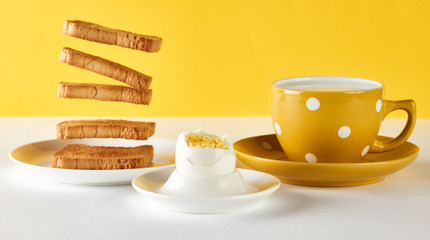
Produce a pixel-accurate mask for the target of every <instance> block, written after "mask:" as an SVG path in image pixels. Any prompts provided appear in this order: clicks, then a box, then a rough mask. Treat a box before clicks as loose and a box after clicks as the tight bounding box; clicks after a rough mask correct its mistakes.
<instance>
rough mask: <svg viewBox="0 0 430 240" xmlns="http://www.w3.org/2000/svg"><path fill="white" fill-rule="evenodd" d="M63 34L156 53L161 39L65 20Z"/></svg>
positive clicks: (159, 47)
mask: <svg viewBox="0 0 430 240" xmlns="http://www.w3.org/2000/svg"><path fill="white" fill-rule="evenodd" d="M62 32H63V34H65V35H68V36H71V37H76V38H80V39H84V40H88V41H93V42H99V43H105V44H110V45H117V46H120V47H125V48H131V49H136V50H141V51H145V52H158V51H159V50H160V49H161V42H162V39H161V38H159V37H156V36H148V35H141V34H137V33H132V32H127V31H123V30H118V29H112V28H107V27H103V26H100V25H97V24H94V23H90V22H84V21H79V20H75V21H71V20H67V21H65V22H64V25H63V30H62Z"/></svg>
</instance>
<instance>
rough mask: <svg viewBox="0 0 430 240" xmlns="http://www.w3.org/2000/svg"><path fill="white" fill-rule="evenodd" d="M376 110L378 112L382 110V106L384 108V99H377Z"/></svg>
mask: <svg viewBox="0 0 430 240" xmlns="http://www.w3.org/2000/svg"><path fill="white" fill-rule="evenodd" d="M375 108H376V111H377V112H380V111H381V108H382V100H381V99H379V100H378V101H376V107H375Z"/></svg>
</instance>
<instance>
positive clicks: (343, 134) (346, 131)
mask: <svg viewBox="0 0 430 240" xmlns="http://www.w3.org/2000/svg"><path fill="white" fill-rule="evenodd" d="M350 134H351V128H349V127H347V126H343V127H340V128H339V131H338V132H337V135H339V137H340V138H347V137H349V135H350Z"/></svg>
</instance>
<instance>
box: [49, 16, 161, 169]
mask: <svg viewBox="0 0 430 240" xmlns="http://www.w3.org/2000/svg"><path fill="white" fill-rule="evenodd" d="M63 34H65V35H68V36H72V37H76V38H80V39H84V40H88V41H93V42H98V43H104V44H110V45H117V46H121V47H125V48H131V49H136V50H141V51H144V52H157V51H159V50H160V48H161V42H162V39H161V38H159V37H155V36H147V35H141V34H137V33H131V32H126V31H123V30H118V29H111V28H107V27H103V26H100V25H97V24H94V23H89V22H84V21H65V23H64V26H63ZM60 62H62V63H66V64H69V65H72V66H76V67H79V68H82V69H85V70H89V71H92V72H95V73H98V74H101V75H104V76H106V77H109V78H112V79H115V80H118V81H120V82H123V83H125V84H127V85H128V86H120V85H109V84H92V83H66V82H60V83H58V87H57V96H58V97H60V98H79V99H94V100H100V101H116V102H126V103H133V104H143V105H148V104H149V103H150V102H151V97H152V90H151V89H149V86H150V84H151V81H152V78H151V77H150V76H147V75H145V74H143V73H140V72H138V71H135V70H133V69H130V68H128V67H126V66H123V65H121V64H118V63H115V62H112V61H110V60H107V59H103V58H101V57H98V56H93V55H90V54H87V53H84V52H81V51H78V50H74V49H71V48H63V49H62V51H61V54H60ZM154 130H155V123H154V122H140V121H126V120H114V119H101V120H73V121H63V122H60V123H58V124H57V139H82V138H123V139H134V140H146V139H148V138H149V137H151V136H152V135H153V134H154ZM153 156H154V148H153V146H151V145H142V146H138V147H107V146H88V145H85V144H68V145H65V146H64V147H63V148H61V149H60V150H59V151H57V152H55V153H54V154H53V155H52V167H53V168H67V169H89V170H91V169H97V170H106V169H128V168H142V167H147V166H148V165H149V164H150V163H151V162H152V158H153Z"/></svg>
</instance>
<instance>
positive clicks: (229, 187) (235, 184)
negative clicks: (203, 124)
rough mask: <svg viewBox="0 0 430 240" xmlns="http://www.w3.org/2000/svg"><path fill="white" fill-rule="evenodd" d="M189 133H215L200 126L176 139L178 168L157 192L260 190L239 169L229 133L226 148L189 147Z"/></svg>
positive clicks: (216, 193)
mask: <svg viewBox="0 0 430 240" xmlns="http://www.w3.org/2000/svg"><path fill="white" fill-rule="evenodd" d="M188 134H193V135H200V136H207V137H215V136H213V135H210V134H207V133H204V132H202V131H201V130H196V131H193V132H191V133H190V132H184V133H181V134H180V135H179V136H178V140H177V143H176V157H175V162H176V170H174V171H173V172H172V174H171V175H170V177H169V179H168V180H167V181H166V183H165V184H164V185H163V186H162V187H160V188H159V189H158V190H157V192H158V193H163V194H167V195H175V196H187V197H220V196H233V195H242V194H247V193H252V192H256V190H255V189H254V188H252V187H251V186H249V185H248V184H247V183H246V181H245V180H244V178H243V176H242V175H241V174H240V172H239V171H237V170H236V153H235V151H234V149H233V144H232V143H231V141H230V140H229V138H228V137H227V136H225V135H224V136H223V137H222V138H223V139H224V145H225V147H226V149H220V148H211V147H205V148H198V147H189V146H188V145H187V142H186V136H187V135H188Z"/></svg>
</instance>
